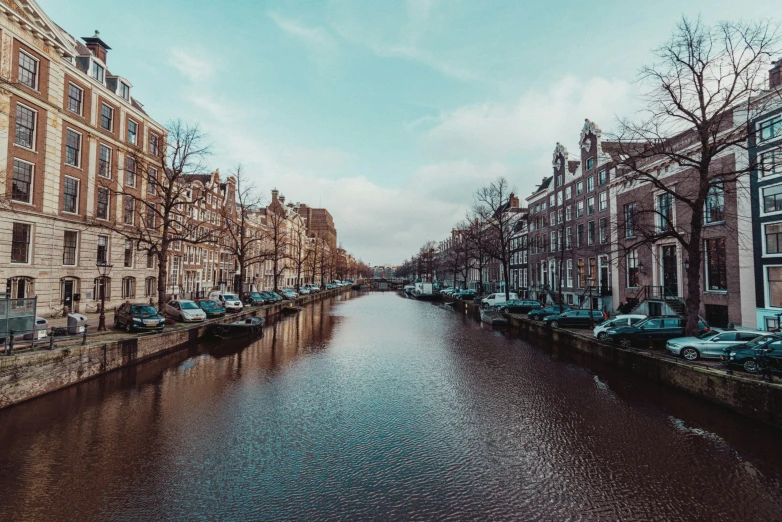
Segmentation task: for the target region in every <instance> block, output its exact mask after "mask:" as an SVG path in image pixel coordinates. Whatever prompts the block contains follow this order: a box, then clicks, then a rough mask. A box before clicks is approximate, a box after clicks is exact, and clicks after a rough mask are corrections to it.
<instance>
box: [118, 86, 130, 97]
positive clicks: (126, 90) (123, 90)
mask: <svg viewBox="0 0 782 522" xmlns="http://www.w3.org/2000/svg"><path fill="white" fill-rule="evenodd" d="M119 95H120V96H122V97H123V98H125V99H126V100H128V101H130V87H129V86H128V84H127V83H125V82H119Z"/></svg>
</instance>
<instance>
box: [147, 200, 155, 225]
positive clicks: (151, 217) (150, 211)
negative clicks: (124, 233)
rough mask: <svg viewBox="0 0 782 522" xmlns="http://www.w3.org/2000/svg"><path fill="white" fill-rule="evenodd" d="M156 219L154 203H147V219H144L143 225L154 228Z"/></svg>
mask: <svg viewBox="0 0 782 522" xmlns="http://www.w3.org/2000/svg"><path fill="white" fill-rule="evenodd" d="M156 217H157V212H156V211H155V205H154V203H147V217H146V223H144V225H145V226H147V227H149V228H155V226H156V223H155V221H156Z"/></svg>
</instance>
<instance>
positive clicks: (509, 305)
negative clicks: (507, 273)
mask: <svg viewBox="0 0 782 522" xmlns="http://www.w3.org/2000/svg"><path fill="white" fill-rule="evenodd" d="M541 308H543V305H542V304H540V302H539V301H533V300H529V299H511V300H510V301H506V302H504V303H501V304H499V305H497V310H499V311H501V312H508V313H509V314H527V313H529V312H531V311H532V310H539V309H541Z"/></svg>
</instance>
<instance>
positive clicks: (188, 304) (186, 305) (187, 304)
mask: <svg viewBox="0 0 782 522" xmlns="http://www.w3.org/2000/svg"><path fill="white" fill-rule="evenodd" d="M179 304H180V305H182V310H198V305H196V304H195V303H194V302H193V301H182V302H180V303H179Z"/></svg>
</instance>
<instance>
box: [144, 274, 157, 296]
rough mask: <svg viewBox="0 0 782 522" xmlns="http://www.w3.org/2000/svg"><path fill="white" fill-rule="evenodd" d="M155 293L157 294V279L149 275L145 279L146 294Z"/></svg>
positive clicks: (153, 294) (151, 294)
mask: <svg viewBox="0 0 782 522" xmlns="http://www.w3.org/2000/svg"><path fill="white" fill-rule="evenodd" d="M155 295H157V279H155V278H154V277H148V278H147V279H146V280H145V281H144V296H146V297H154V296H155Z"/></svg>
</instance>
